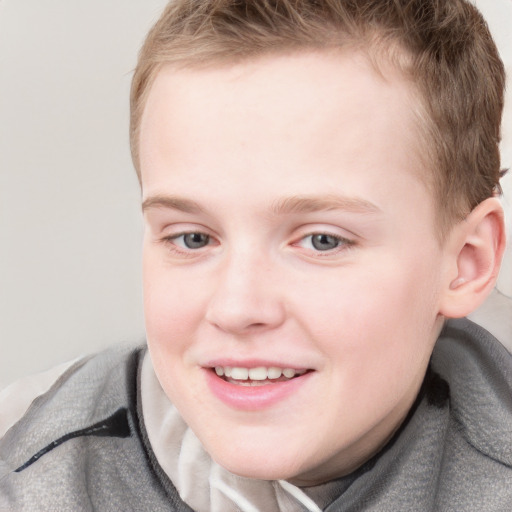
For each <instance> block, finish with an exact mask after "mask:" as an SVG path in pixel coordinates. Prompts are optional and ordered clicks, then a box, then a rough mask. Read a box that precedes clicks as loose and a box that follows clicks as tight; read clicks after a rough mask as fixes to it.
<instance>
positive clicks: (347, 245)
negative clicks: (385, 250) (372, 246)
mask: <svg viewBox="0 0 512 512" xmlns="http://www.w3.org/2000/svg"><path fill="white" fill-rule="evenodd" d="M187 235H201V236H205V237H207V238H208V241H207V243H206V244H205V245H204V246H202V247H198V248H195V249H194V248H190V247H188V248H187V247H182V246H181V245H178V244H177V243H176V240H177V239H179V238H182V237H185V236H187ZM315 236H327V237H330V238H333V239H335V241H336V242H337V244H338V245H336V247H333V248H331V249H326V250H325V251H322V250H320V249H316V248H314V242H313V237H315ZM308 238H309V239H310V242H309V243H310V245H312V246H313V247H309V248H306V247H303V249H304V250H306V251H308V252H310V253H312V254H314V255H315V257H328V256H332V255H335V254H338V253H340V252H343V251H347V250H349V249H351V248H353V247H354V246H355V245H356V242H355V241H354V240H350V239H348V238H345V237H342V236H339V235H335V234H333V233H328V232H325V231H314V232H311V233H308V234H305V235H303V236H301V237H300V239H299V240H298V241H297V242H294V243H293V244H291V245H292V246H298V247H300V244H301V242H304V241H305V240H307V239H308ZM212 240H213V237H211V236H210V235H208V234H207V233H203V232H201V231H185V232H182V233H177V234H175V235H169V236H165V237H163V238H162V239H161V242H163V243H164V244H166V245H167V246H168V248H169V250H171V251H172V252H173V253H175V254H177V255H179V256H184V257H194V256H197V255H198V253H199V251H201V249H204V248H206V247H208V246H210V245H214V244H212V243H211V242H212ZM183 244H184V242H183Z"/></svg>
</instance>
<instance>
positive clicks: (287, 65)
mask: <svg viewBox="0 0 512 512" xmlns="http://www.w3.org/2000/svg"><path fill="white" fill-rule="evenodd" d="M415 102H417V99H416V98H415V96H414V91H413V89H412V88H411V86H410V84H408V83H406V82H405V81H404V80H402V79H401V78H400V77H399V76H398V75H395V74H394V73H393V72H391V71H390V73H389V75H388V76H386V77H385V78H384V77H383V76H382V75H379V74H377V73H376V72H375V71H374V70H373V68H372V67H371V65H370V64H369V63H367V61H366V60H365V59H364V58H363V57H362V56H358V55H356V54H349V53H303V54H297V55H293V56H289V55H288V56H271V57H266V58H262V59H259V60H253V61H249V62H246V63H243V64H237V65H233V66H223V67H221V66H219V67H213V68H208V69H180V70H176V69H173V68H171V67H168V68H164V69H163V70H162V71H161V72H160V74H159V75H158V77H157V79H156V82H155V83H154V85H153V88H152V90H151V92H150V95H149V97H148V101H147V105H146V110H145V113H144V116H143V120H142V125H141V139H140V150H141V169H142V182H143V200H144V217H145V238H144V257H143V261H144V270H143V272H144V303H145V317H146V327H147V338H148V344H149V350H150V354H151V357H152V360H153V363H154V367H155V371H156V373H157V376H158V378H159V380H160V382H161V384H162V387H163V389H164V390H165V392H166V393H167V395H168V396H169V398H170V399H171V401H172V402H173V403H174V404H175V405H176V407H177V408H178V409H179V411H180V412H181V414H182V416H183V418H184V419H185V421H186V422H187V423H188V424H189V426H190V427H191V428H192V429H193V430H194V432H195V433H196V435H197V436H198V437H199V439H200V440H201V441H202V443H203V444H204V446H205V448H206V449H207V450H208V452H209V453H210V454H211V456H212V457H213V458H214V459H215V460H216V461H217V462H218V463H220V464H221V465H222V466H224V467H225V468H227V469H228V470H230V471H232V472H234V473H236V474H239V475H242V476H248V477H253V478H263V479H288V480H290V481H292V482H294V483H297V484H299V485H312V484H316V483H320V482H323V481H326V480H329V479H332V478H334V477H337V476H341V475H343V474H345V473H347V472H349V471H351V470H353V469H355V468H356V467H357V466H359V465H360V464H361V463H362V462H364V461H365V460H366V459H367V458H369V457H370V456H371V455H372V454H373V453H375V452H376V451H377V450H378V449H379V448H380V447H381V446H382V445H383V444H384V443H385V442H386V441H387V440H388V439H389V437H390V436H391V435H392V433H393V432H394V431H395V430H396V428H397V427H398V426H399V424H400V423H401V421H402V420H403V418H404V417H405V415H406V414H407V411H408V410H409V408H410V406H411V404H412V402H413V401H414V399H415V396H416V394H417V392H418V389H419V386H420V385H421V382H422V379H423V376H424V373H425V369H426V366H427V364H428V360H429V357H430V353H431V350H432V347H433V343H434V341H435V339H436V337H437V334H438V332H439V329H440V322H441V320H440V315H439V314H438V310H439V300H440V294H441V293H440V290H441V278H440V275H441V274H442V272H440V269H442V268H443V264H444V256H443V250H442V247H441V246H440V244H439V243H438V241H437V240H438V237H437V233H436V232H435V227H434V226H435V222H434V205H433V200H432V198H431V197H430V195H429V194H428V192H427V190H426V188H425V186H424V185H423V183H422V182H421V181H420V180H419V179H418V177H417V176H418V175H419V173H421V172H428V171H426V170H423V169H422V168H421V163H420V162H421V159H420V158H419V157H418V155H419V152H420V145H419V143H418V142H417V139H418V136H417V129H416V119H415V118H414V116H413V114H412V112H413V111H414V105H415Z"/></svg>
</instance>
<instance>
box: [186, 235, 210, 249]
mask: <svg viewBox="0 0 512 512" xmlns="http://www.w3.org/2000/svg"><path fill="white" fill-rule="evenodd" d="M209 241H210V237H209V236H208V235H205V234H203V233H187V234H186V235H184V237H183V242H184V243H185V245H186V246H187V247H188V248H189V249H200V248H201V247H204V246H205V245H208V242H209Z"/></svg>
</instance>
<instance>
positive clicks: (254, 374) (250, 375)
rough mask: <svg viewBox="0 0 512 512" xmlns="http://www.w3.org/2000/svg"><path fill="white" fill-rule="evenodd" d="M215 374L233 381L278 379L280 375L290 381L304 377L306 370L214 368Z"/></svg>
mask: <svg viewBox="0 0 512 512" xmlns="http://www.w3.org/2000/svg"><path fill="white" fill-rule="evenodd" d="M215 373H216V374H217V375H218V376H219V377H222V376H225V377H228V378H232V379H234V380H247V379H250V380H256V381H258V380H260V381H261V380H266V379H271V380H273V379H279V378H280V377H281V375H283V376H284V377H286V378H287V379H292V378H293V377H295V376H296V375H304V374H305V373H306V370H295V369H293V368H278V367H276V366H271V367H269V368H266V367H264V366H258V367H256V368H243V367H239V366H233V367H231V366H216V367H215Z"/></svg>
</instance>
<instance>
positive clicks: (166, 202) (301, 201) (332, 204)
mask: <svg viewBox="0 0 512 512" xmlns="http://www.w3.org/2000/svg"><path fill="white" fill-rule="evenodd" d="M150 208H170V209H173V210H179V211H182V212H184V213H192V214H197V213H203V212H204V209H203V208H202V207H201V206H200V205H199V204H198V203H196V202H195V201H192V200H191V199H185V198H183V197H178V196H172V195H170V196H169V195H155V196H150V197H148V198H147V199H145V200H144V201H143V203H142V211H146V210H148V209H150ZM331 210H343V211H348V212H352V213H362V214H372V213H373V214H375V213H380V212H381V210H380V208H378V207H377V206H376V205H374V204H373V203H370V202H369V201H366V200H365V199H361V198H357V197H342V196H336V195H322V196H290V197H284V198H282V199H278V200H277V201H275V202H274V203H272V205H271V212H272V213H273V214H274V215H285V214H292V213H314V212H318V211H331Z"/></svg>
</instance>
